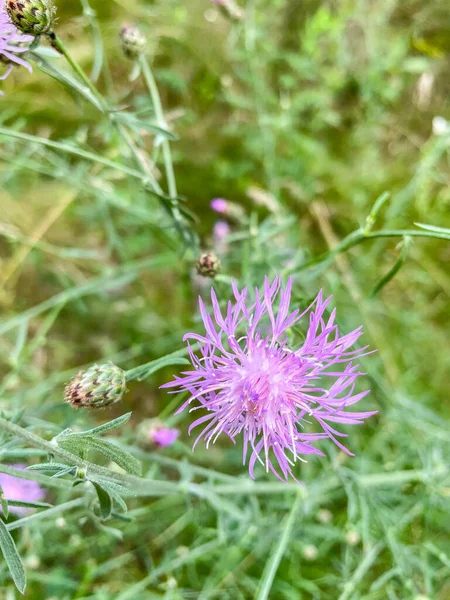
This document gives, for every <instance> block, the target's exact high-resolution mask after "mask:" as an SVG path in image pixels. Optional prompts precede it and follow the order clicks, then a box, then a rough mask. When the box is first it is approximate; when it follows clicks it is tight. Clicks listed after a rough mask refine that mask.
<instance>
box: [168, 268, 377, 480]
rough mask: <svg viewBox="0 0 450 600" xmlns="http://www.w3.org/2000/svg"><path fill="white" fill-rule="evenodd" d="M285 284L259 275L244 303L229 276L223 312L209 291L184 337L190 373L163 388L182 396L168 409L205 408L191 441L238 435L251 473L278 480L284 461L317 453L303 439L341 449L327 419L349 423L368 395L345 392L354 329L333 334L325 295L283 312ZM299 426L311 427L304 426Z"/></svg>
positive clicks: (287, 471)
mask: <svg viewBox="0 0 450 600" xmlns="http://www.w3.org/2000/svg"><path fill="white" fill-rule="evenodd" d="M291 289H292V280H291V279H289V281H288V283H287V286H286V287H285V289H283V288H282V287H281V282H280V278H279V277H276V278H275V280H274V281H273V283H270V282H269V280H268V279H267V278H266V279H265V281H264V289H263V290H262V291H259V290H258V289H256V290H255V295H254V298H253V299H250V298H249V295H250V294H249V292H248V290H247V288H244V289H243V290H242V291H239V290H238V288H237V286H236V284H235V283H234V282H233V293H234V300H235V302H234V304H233V303H232V302H229V303H228V305H227V309H226V313H225V314H224V313H222V310H221V309H220V307H219V302H218V300H217V297H216V295H215V293H214V290H212V291H211V300H212V307H213V313H212V315H210V314H208V312H207V310H206V308H205V305H204V303H203V301H202V300H201V299H200V300H199V303H200V312H201V316H202V319H203V323H204V326H205V329H206V333H205V335H199V334H195V333H189V334H187V335H186V336H185V338H184V339H185V340H193V341H194V342H196V343H197V344H198V347H199V355H197V354H195V353H194V350H193V349H192V347H191V345H190V343H189V342H188V345H189V353H190V358H191V361H192V364H193V366H194V370H193V371H186V372H184V373H182V377H175V380H174V381H172V382H170V383H168V384H166V385H165V386H163V387H168V388H170V387H173V388H176V392H178V391H188V392H189V395H190V397H189V399H188V400H187V401H186V402H185V403H184V404H183V405H182V406H181V408H180V409H179V411H178V412H180V411H183V410H185V409H186V408H188V407H190V411H195V410H197V409H199V408H200V409H204V410H205V411H206V413H205V414H203V415H202V416H201V417H199V418H198V419H196V420H195V421H194V423H192V425H191V427H190V429H189V432H190V431H191V430H192V429H194V428H196V427H199V426H203V430H202V432H201V433H200V435H199V436H198V438H197V440H196V442H195V444H196V443H197V442H198V441H199V440H200V439H201V438H203V439H204V440H205V441H206V445H207V446H208V445H209V444H210V443H211V442H213V443H214V442H215V441H216V440H217V438H218V437H219V436H220V435H221V434H222V433H223V434H225V435H227V436H228V437H229V438H230V439H231V440H232V441H233V442H235V441H236V438H237V437H238V436H240V435H242V437H243V462H244V464H246V463H247V458H248V455H250V457H249V459H248V465H249V471H250V475H251V477H254V467H255V464H256V462H257V461H259V462H260V463H262V464H263V465H264V467H265V468H266V470H267V471H269V470H270V471H272V472H273V473H274V474H275V475H276V476H277V477H278V478H279V479H281V480H283V481H286V480H288V478H289V477H293V478H294V479H295V477H294V474H293V471H292V467H293V466H294V463H295V462H296V461H297V460H303V461H304V456H305V455H310V454H318V455H323V454H322V452H321V451H320V450H318V449H317V448H316V447H315V446H314V445H313V444H314V442H317V441H318V440H321V439H323V438H330V439H331V440H332V441H333V442H334V443H335V444H337V446H338V447H339V448H341V449H342V450H344V451H345V452H347V453H348V454H351V452H349V451H348V450H347V449H346V448H345V447H344V446H343V445H342V443H341V442H340V441H339V438H342V437H346V436H345V434H343V433H341V432H339V431H337V430H336V429H335V428H334V427H333V426H332V424H334V423H342V424H346V425H352V424H359V423H362V422H363V421H364V419H366V418H367V417H369V416H371V415H373V414H374V412H351V411H349V410H348V408H350V407H352V406H353V405H354V404H355V403H356V402H358V401H359V400H361V399H362V398H364V396H366V395H367V394H368V391H363V392H359V393H358V392H356V391H355V385H356V380H357V379H358V377H360V376H361V375H362V373H361V371H360V369H359V365H357V364H354V362H353V361H354V360H355V359H357V358H358V357H360V356H362V355H363V354H365V353H366V348H362V349H359V350H352V349H351V348H352V347H354V345H355V343H356V342H357V340H358V338H359V337H360V336H361V335H362V328H361V327H359V328H358V329H356V330H355V331H352V332H351V333H348V334H346V335H340V334H339V331H338V327H337V325H336V324H335V315H336V313H335V310H333V311H332V312H331V314H330V316H329V317H328V319H325V311H326V309H327V307H328V306H329V304H330V301H331V297H330V298H327V299H326V300H324V299H323V295H322V292H319V294H318V296H317V298H316V299H315V300H314V302H313V303H312V304H311V305H310V306H309V308H308V309H307V310H306V311H304V312H303V313H300V311H299V310H298V309H296V310H294V311H293V312H289V304H290V298H291ZM307 315H309V327H308V329H307V332H306V337H305V340H304V342H303V344H302V345H301V346H300V347H299V348H297V349H294V348H290V347H289V346H288V342H287V332H288V330H289V329H290V328H292V327H293V326H294V325H296V324H298V323H299V322H300V321H301V320H302V319H303V318H305V317H306V316H307ZM194 403H195V406H193V404H194ZM309 423H315V424H316V425H317V426H318V429H319V431H317V432H309V431H307V430H306V428H307V427H308V428H309ZM195 444H194V447H195Z"/></svg>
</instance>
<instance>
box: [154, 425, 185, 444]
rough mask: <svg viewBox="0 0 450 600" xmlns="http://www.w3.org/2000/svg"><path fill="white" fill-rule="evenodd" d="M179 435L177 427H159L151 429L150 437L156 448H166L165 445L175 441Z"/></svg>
mask: <svg viewBox="0 0 450 600" xmlns="http://www.w3.org/2000/svg"><path fill="white" fill-rule="evenodd" d="M179 435H180V432H179V431H178V429H167V428H166V427H161V428H160V429H156V430H155V431H153V433H152V434H151V436H150V438H151V441H152V442H153V443H154V444H156V446H158V448H166V447H167V446H172V445H173V444H174V443H175V442H176V441H177V439H178V436H179Z"/></svg>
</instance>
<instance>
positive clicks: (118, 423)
mask: <svg viewBox="0 0 450 600" xmlns="http://www.w3.org/2000/svg"><path fill="white" fill-rule="evenodd" d="M130 417H131V413H130V412H129V413H126V414H125V415H122V416H121V417H117V419H114V420H113V421H109V422H108V423H105V424H104V425H99V426H98V427H94V428H93V429H88V430H87V431H84V432H83V433H87V434H89V435H91V436H92V435H99V434H100V433H105V431H111V429H117V427H121V426H122V425H124V424H125V423H126V422H127V421H129V419H130Z"/></svg>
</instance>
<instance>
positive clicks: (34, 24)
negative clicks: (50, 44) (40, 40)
mask: <svg viewBox="0 0 450 600" xmlns="http://www.w3.org/2000/svg"><path fill="white" fill-rule="evenodd" d="M6 10H7V12H8V15H9V18H10V19H11V21H12V23H13V24H14V25H15V26H16V27H17V29H19V30H20V31H22V32H23V33H28V34H31V35H34V36H37V35H41V34H44V33H50V32H51V29H52V25H53V20H54V16H55V12H56V8H55V6H54V5H53V0H6Z"/></svg>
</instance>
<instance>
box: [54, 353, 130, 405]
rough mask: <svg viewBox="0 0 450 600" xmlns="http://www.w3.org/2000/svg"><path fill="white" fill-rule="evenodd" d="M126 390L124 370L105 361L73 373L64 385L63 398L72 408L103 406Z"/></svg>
mask: <svg viewBox="0 0 450 600" xmlns="http://www.w3.org/2000/svg"><path fill="white" fill-rule="evenodd" d="M126 390H127V388H126V378H125V372H124V371H122V369H120V368H119V367H116V366H115V365H113V364H112V363H107V364H104V365H94V366H93V367H90V369H88V370H87V371H80V372H79V373H78V375H75V377H74V378H73V379H72V380H71V381H70V382H69V383H68V384H67V386H66V389H65V398H66V402H68V403H69V404H71V405H72V406H73V407H74V408H86V409H92V408H104V407H105V406H110V405H111V404H115V403H116V402H119V401H120V400H121V399H122V397H123V395H124V394H125V392H126Z"/></svg>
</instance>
